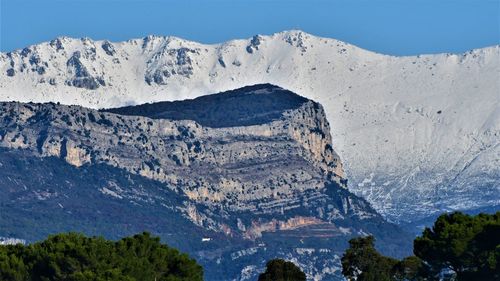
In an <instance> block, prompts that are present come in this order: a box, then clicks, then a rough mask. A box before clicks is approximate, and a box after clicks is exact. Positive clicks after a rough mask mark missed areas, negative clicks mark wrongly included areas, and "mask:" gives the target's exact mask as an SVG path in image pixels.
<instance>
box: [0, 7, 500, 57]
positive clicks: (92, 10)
mask: <svg viewBox="0 0 500 281" xmlns="http://www.w3.org/2000/svg"><path fill="white" fill-rule="evenodd" d="M0 3H1V4H0V50H1V51H11V50H13V49H17V48H22V47H24V46H27V45H30V44H35V43H38V42H42V41H48V40H51V39H53V38H55V37H57V36H62V35H65V36H71V37H78V38H79V37H85V36H87V37H91V38H93V39H110V40H112V41H118V40H126V39H130V38H138V37H144V36H146V35H148V34H157V35H175V36H179V37H183V38H186V39H190V40H195V41H201V42H204V43H217V42H222V41H226V40H229V39H233V38H248V37H251V36H252V35H254V34H272V33H274V32H279V31H283V30H288V29H301V30H304V31H306V32H309V33H312V34H315V35H319V36H324V37H331V38H336V39H339V40H343V41H346V42H349V43H352V44H355V45H358V46H360V47H362V48H365V49H368V50H372V51H377V52H380V53H385V54H393V55H411V54H422V53H440V52H463V51H466V50H469V49H473V48H480V47H485V46H491V45H496V44H500V22H499V21H500V0H328V1H324V0H308V1H299V0H177V1H167V0H165V1H161V0H36V1H33V0H0Z"/></svg>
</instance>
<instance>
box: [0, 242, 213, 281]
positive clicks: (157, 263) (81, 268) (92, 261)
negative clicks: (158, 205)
mask: <svg viewBox="0 0 500 281" xmlns="http://www.w3.org/2000/svg"><path fill="white" fill-rule="evenodd" d="M0 280H2V281H4V280H5V281H7V280H9V281H16V280H31V281H46V280H53V281H59V280H60V281H62V280H68V281H83V280H95V281H101V280H103V281H104V280H107V281H108V280H109V281H112V280H122V281H135V280H137V281H139V280H140V281H142V280H144V281H148V280H151V281H153V280H158V281H162V280H163V281H196V280H203V270H202V268H201V266H199V265H198V264H197V263H196V262H195V261H194V260H193V259H190V258H189V257H188V256H187V255H186V254H181V253H179V252H178V251H177V250H176V249H173V248H170V247H168V246H166V245H163V244H161V243H160V239H159V238H157V237H151V236H150V235H149V234H148V233H146V232H145V233H142V234H138V235H135V236H133V237H127V238H123V239H121V240H120V241H117V242H113V241H109V240H105V239H104V238H101V237H92V238H89V237H85V236H83V235H81V234H76V233H68V234H58V235H54V236H50V237H49V238H48V239H47V240H45V241H43V242H39V243H35V244H31V245H28V246H22V245H16V246H0Z"/></svg>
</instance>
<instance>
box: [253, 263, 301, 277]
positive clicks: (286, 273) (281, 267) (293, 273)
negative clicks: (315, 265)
mask: <svg viewBox="0 0 500 281" xmlns="http://www.w3.org/2000/svg"><path fill="white" fill-rule="evenodd" d="M305 280H306V275H305V274H304V272H302V270H301V269H300V268H299V267H298V266H296V265H295V264H294V263H293V262H289V261H285V260H282V259H273V260H270V261H269V262H267V264H266V271H265V272H264V273H262V274H260V275H259V281H305Z"/></svg>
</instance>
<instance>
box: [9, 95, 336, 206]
mask: <svg viewBox="0 0 500 281" xmlns="http://www.w3.org/2000/svg"><path fill="white" fill-rule="evenodd" d="M245 91H246V90H245ZM252 91H259V94H258V95H252V93H253V92H252ZM275 92H285V94H287V95H294V94H292V93H291V92H287V91H285V90H283V89H280V88H278V87H269V86H266V88H265V89H264V90H263V89H253V90H252V89H250V90H249V91H246V92H245V94H244V95H246V96H251V97H252V98H255V99H259V98H265V96H266V95H273V94H274V93H275ZM249 93H250V94H249ZM228 96H229V95H228ZM293 97H294V98H297V99H298V100H299V102H298V103H297V104H295V105H294V106H296V107H295V108H290V109H287V110H284V111H283V112H280V114H281V116H277V117H276V118H272V117H270V119H269V120H267V121H269V122H267V123H261V124H257V123H256V124H253V125H250V126H234V127H220V128H211V127H206V126H202V125H200V124H199V123H197V122H195V121H190V120H167V119H151V118H148V117H144V116H126V115H117V114H112V113H108V112H98V111H95V110H90V109H86V108H81V107H75V106H56V105H53V104H17V103H3V104H2V115H1V116H0V118H1V120H2V121H3V124H2V125H3V127H4V128H5V130H4V132H3V133H2V135H1V139H0V144H1V145H2V146H4V147H10V148H27V149H31V150H33V151H34V152H35V153H36V154H38V155H39V156H56V157H60V158H64V159H65V160H66V161H67V162H68V163H70V164H72V165H74V166H81V165H84V164H92V163H106V164H109V165H112V166H115V167H119V168H122V169H125V170H127V171H129V172H131V173H135V174H139V175H142V176H144V177H147V178H150V179H153V180H158V181H161V182H165V183H167V184H168V186H171V187H175V188H178V189H180V190H182V192H183V193H185V194H186V195H187V196H188V197H189V198H191V199H193V200H195V201H197V202H204V203H206V204H221V203H223V204H225V205H227V206H230V207H231V208H236V209H248V210H254V211H255V210H256V209H257V208H258V206H257V204H256V203H255V202H256V201H258V200H263V199H266V200H272V201H280V200H287V199H289V198H290V197H293V196H294V195H295V194H297V193H302V192H304V191H306V190H320V189H322V188H324V182H325V181H326V180H332V181H336V182H338V183H340V182H342V181H343V178H342V177H343V171H342V164H341V161H340V159H339V157H338V155H337V154H336V153H335V151H334V150H333V148H332V145H331V137H330V133H329V130H330V128H329V125H328V122H327V121H326V119H325V115H324V111H323V109H322V107H321V106H320V105H319V104H317V103H314V102H312V101H309V100H305V99H303V98H301V97H299V96H295V95H294V96H293ZM192 102H193V103H195V102H196V101H192ZM115 111H117V110H115ZM226 114H230V113H228V112H226ZM228 117H229V116H228ZM11 118H12V119H11ZM7 120H9V121H10V122H8V123H7V122H6V121H7ZM202 122H203V121H202ZM285 163H286V165H284V164H285Z"/></svg>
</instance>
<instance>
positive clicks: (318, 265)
mask: <svg viewBox="0 0 500 281" xmlns="http://www.w3.org/2000/svg"><path fill="white" fill-rule="evenodd" d="M0 147H1V148H2V150H0V156H2V157H0V160H1V159H3V160H1V161H0V178H2V179H3V180H2V181H1V183H0V188H2V189H1V190H2V192H3V193H5V194H7V196H6V197H5V198H9V199H8V200H7V201H6V202H5V204H7V205H8V206H7V205H5V204H4V205H2V204H0V207H1V208H2V210H0V211H1V212H2V214H5V217H4V220H0V229H2V231H7V232H8V233H0V236H2V235H7V234H8V235H12V236H15V237H20V238H22V239H28V240H30V239H40V238H43V237H41V236H42V235H44V234H45V232H44V233H42V232H40V233H37V231H34V233H33V230H30V231H29V232H27V233H31V234H30V235H29V237H23V236H22V233H23V231H27V230H29V229H30V228H31V227H32V226H30V224H31V223H29V220H28V218H30V217H31V216H36V215H35V214H33V213H30V212H38V211H40V212H42V213H45V214H46V215H44V217H45V216H46V217H47V218H48V220H56V221H59V220H60V221H61V222H60V224H59V225H55V226H54V227H53V228H51V229H50V230H51V231H58V230H59V229H61V230H65V231H66V230H68V229H73V230H78V229H81V231H88V230H89V229H92V232H97V233H100V234H104V235H108V236H113V237H116V236H118V235H119V234H127V233H128V232H130V230H133V229H140V228H141V226H144V228H147V229H151V231H153V232H155V233H158V234H159V235H161V236H162V238H164V239H167V241H173V243H174V244H175V245H178V246H179V247H180V248H182V249H184V250H186V251H188V252H190V253H191V254H193V255H194V256H195V257H196V258H198V259H199V260H200V261H201V262H202V263H203V264H205V265H206V267H207V279H208V280H229V279H234V278H239V279H242V280H244V279H247V278H253V276H255V274H257V272H258V271H259V270H260V269H261V268H262V266H263V265H264V264H263V263H264V262H265V261H266V260H267V259H270V258H273V257H275V256H283V257H287V258H290V259H295V260H296V261H297V262H298V263H300V264H302V265H303V266H304V267H305V269H306V270H307V272H308V274H309V276H310V277H311V278H313V277H314V276H316V277H317V278H316V279H323V278H326V279H332V278H337V277H338V276H339V270H338V269H339V263H338V262H339V256H340V255H341V253H342V251H343V249H344V248H345V246H346V241H347V240H348V238H350V237H352V236H356V235H363V234H366V233H373V234H375V235H377V236H380V243H381V245H383V248H384V249H385V251H386V252H387V253H390V254H396V255H397V254H402V253H403V252H405V249H408V248H405V247H404V246H401V245H402V244H404V242H402V241H403V240H402V238H403V237H404V234H401V233H400V231H399V230H398V229H397V228H396V227H395V226H394V225H391V224H388V223H387V222H385V221H384V220H383V219H382V218H381V217H380V215H378V214H377V213H376V212H375V211H374V210H373V209H372V208H371V207H370V205H369V204H368V203H367V202H366V201H364V200H362V199H360V198H358V197H356V196H354V195H353V194H351V193H349V192H348V191H347V189H345V182H346V180H345V178H344V175H343V170H342V163H341V161H340V159H339V157H338V155H337V154H336V153H335V151H334V148H333V146H332V142H331V137H330V128H329V124H328V122H327V121H326V117H325V113H324V111H323V108H322V107H321V105H319V104H318V103H315V102H313V101H311V100H307V99H305V98H303V97H300V96H298V95H296V94H294V93H292V92H289V91H286V90H284V89H281V88H279V87H276V86H272V85H267V84H266V85H256V86H251V87H245V88H242V89H239V90H235V91H230V92H227V93H221V94H217V95H212V96H207V97H203V98H200V99H195V100H191V101H184V102H180V103H179V102H177V103H160V104H149V105H143V106H138V107H126V108H118V109H109V110H104V111H97V110H93V109H88V108H83V107H80V106H65V105H58V104H53V103H52V104H26V103H15V102H12V103H9V102H4V103H0ZM17 158H19V159H25V160H19V161H21V164H15V163H16V161H15V160H14V159H17ZM41 159H52V160H43V161H45V162H43V161H42V160H41ZM41 161H42V164H40V162H41ZM16 165H17V166H18V167H22V169H19V168H16ZM59 166H61V167H59ZM97 167H99V168H97ZM60 169H63V170H65V171H68V172H66V173H62V172H54V171H58V170H60ZM22 170H25V172H23V171H22ZM30 171H32V172H30ZM96 174H99V175H101V176H99V177H97V176H96ZM47 175H51V177H52V179H51V180H47V178H46V177H47ZM84 175H88V176H84ZM78 178H80V180H76V181H75V179H78ZM69 186H73V188H75V189H74V190H73V189H72V188H69ZM137 186H140V188H138V187H137ZM148 186H151V187H150V188H149V187H148ZM82 190H88V192H82ZM76 194H78V196H77V195H76ZM106 198H108V199H109V200H111V201H113V202H115V201H116V202H117V203H116V204H118V205H117V206H119V207H115V208H111V207H110V206H107V205H106V203H105V202H106ZM79 200H83V201H91V202H93V203H91V204H90V203H89V209H88V210H84V211H82V209H81V206H80V205H81V202H80V203H78V202H79ZM96 200H97V201H96ZM40 202H44V203H43V204H41V205H38V204H40ZM33 205H36V206H40V208H39V209H33V208H32V207H28V206H33ZM2 206H3V207H2ZM5 206H7V207H5ZM23 206H25V207H23ZM49 206H51V207H50V208H49ZM60 206H63V207H60ZM132 209H134V210H135V209H140V210H141V212H146V213H154V214H155V215H151V216H146V215H144V216H141V219H140V220H137V219H136V218H133V219H132V218H131V219H130V223H129V224H128V226H127V227H125V228H124V229H123V230H120V231H116V230H110V227H109V225H110V224H112V223H113V221H114V220H119V221H121V220H122V219H121V218H120V212H124V214H125V213H126V214H128V215H130V216H133V213H134V212H132V211H130V210H132ZM60 212H63V214H64V215H63V214H60ZM68 212H69V214H80V213H82V212H83V213H85V215H82V216H78V217H77V218H75V219H77V220H78V219H79V220H83V221H84V222H82V225H81V226H79V225H78V224H77V225H75V222H74V221H72V220H71V219H70V218H68V217H66V216H67V214H68ZM159 213H161V214H163V213H165V215H164V216H163V217H162V216H160V215H158V214H159ZM16 216H17V217H18V218H17V219H19V220H20V221H23V220H24V221H27V222H26V223H25V224H22V223H20V226H16V229H10V230H9V228H12V226H9V225H10V224H9V222H11V221H10V219H12V220H15V217H16ZM89 216H91V217H95V220H96V221H95V222H92V221H90V222H89V221H87V220H88V217H89ZM49 218H53V219H49ZM112 218H115V219H112ZM164 220H174V221H175V223H174V222H172V221H168V222H167V221H164ZM47 223H49V222H47ZM70 226H72V227H70ZM177 227H182V229H183V232H182V233H176V228H177ZM61 230H59V231H61ZM46 231H47V230H46ZM127 231H128V232H127ZM195 233H196V234H195ZM200 235H203V236H206V237H203V238H207V237H208V238H210V239H208V240H207V239H205V240H202V239H201V238H202V237H200ZM187 237H192V238H187ZM186 239H187V240H189V242H186ZM191 240H196V241H192V242H191ZM200 240H201V241H200ZM408 241H411V240H410V239H409V240H408ZM229 265H231V266H229ZM226 268H230V269H226Z"/></svg>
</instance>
